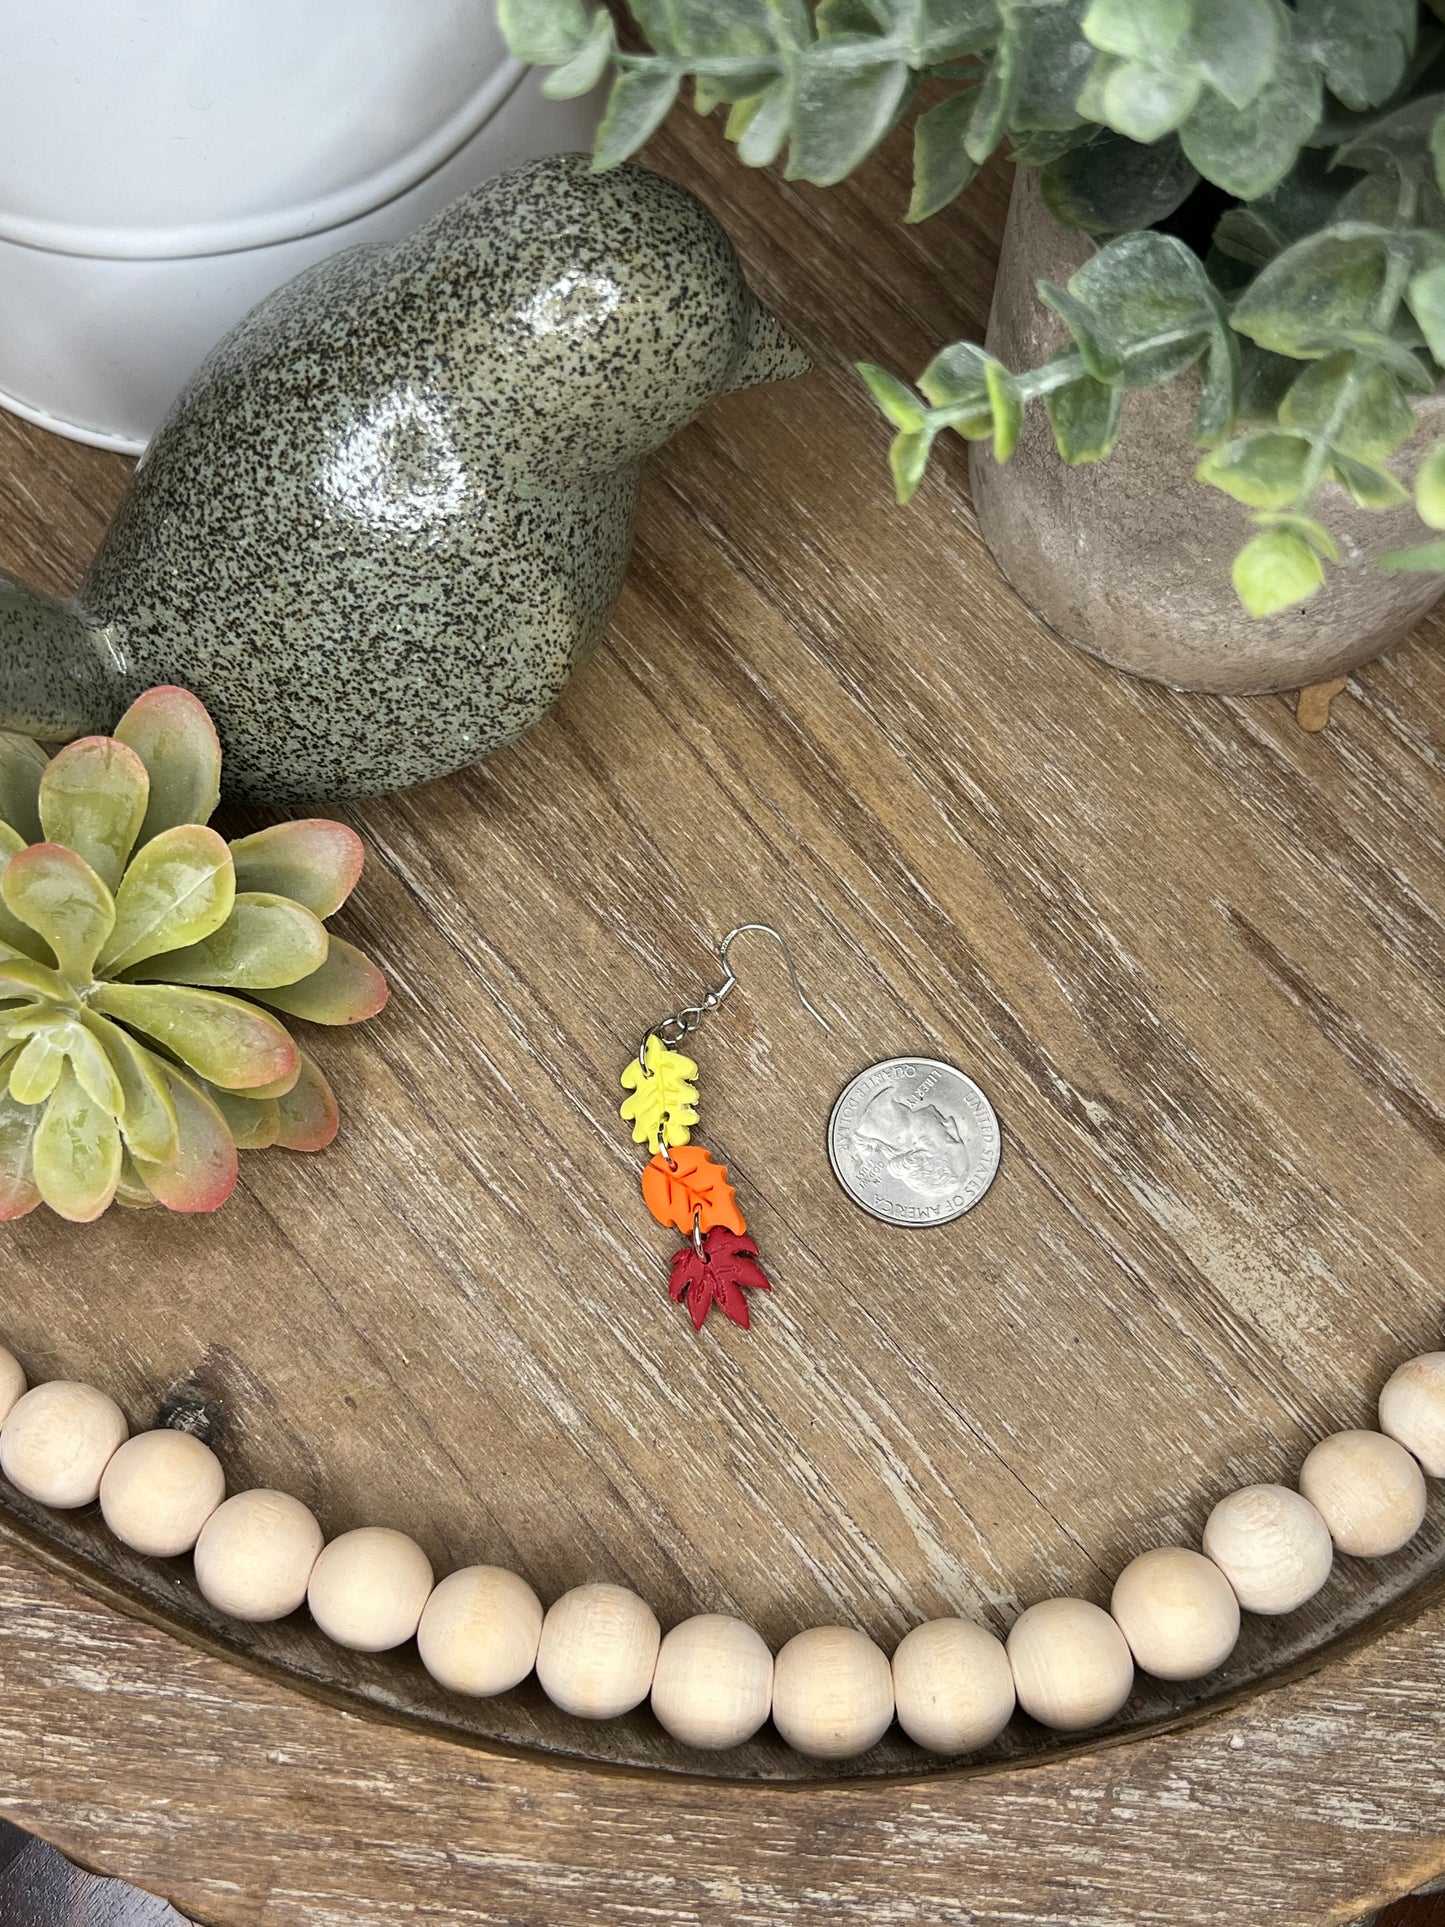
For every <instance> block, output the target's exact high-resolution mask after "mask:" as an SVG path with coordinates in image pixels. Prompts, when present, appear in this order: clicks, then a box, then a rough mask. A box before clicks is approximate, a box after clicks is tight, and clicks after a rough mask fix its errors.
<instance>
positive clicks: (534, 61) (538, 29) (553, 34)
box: [497, 0, 587, 67]
mask: <svg viewBox="0 0 1445 1927" xmlns="http://www.w3.org/2000/svg"><path fill="white" fill-rule="evenodd" d="M497 25H498V26H499V27H500V28H501V30H502V36H503V38H504V39H505V41H506V43H507V48H508V51H509V52H510V53H511V54H512V55H513V56H514V57H515V58H516V59H517V60H525V61H526V63H527V65H528V66H529V67H557V66H560V65H561V64H562V63H563V61H567V60H571V59H572V57H573V56H574V55H575V54H576V53H577V51H578V49H579V48H581V47H582V46H584V45H585V44H586V40H587V12H586V9H585V8H584V6H583V5H582V0H497Z"/></svg>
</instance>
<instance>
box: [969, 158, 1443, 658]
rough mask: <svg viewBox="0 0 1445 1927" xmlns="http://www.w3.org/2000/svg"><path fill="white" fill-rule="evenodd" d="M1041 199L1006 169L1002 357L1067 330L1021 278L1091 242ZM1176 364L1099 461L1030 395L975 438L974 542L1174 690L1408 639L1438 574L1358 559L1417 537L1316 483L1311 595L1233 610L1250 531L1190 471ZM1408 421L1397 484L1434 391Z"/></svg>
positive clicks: (1071, 620)
mask: <svg viewBox="0 0 1445 1927" xmlns="http://www.w3.org/2000/svg"><path fill="white" fill-rule="evenodd" d="M1092 248H1093V243H1092V242H1091V241H1090V240H1089V239H1088V237H1087V236H1086V235H1082V234H1079V233H1076V232H1074V231H1073V230H1071V229H1068V228H1064V227H1062V226H1061V225H1060V224H1059V223H1058V222H1057V221H1056V220H1055V219H1054V217H1053V216H1052V214H1050V212H1049V211H1048V209H1047V207H1045V205H1044V202H1043V198H1042V196H1041V195H1040V193H1039V189H1038V183H1037V178H1036V176H1035V174H1034V173H1033V171H1032V170H1030V169H1028V168H1020V169H1019V172H1018V180H1017V184H1016V186H1015V188H1014V195H1013V203H1012V206H1011V207H1010V209H1009V219H1008V227H1007V230H1006V232H1005V235H1004V243H1003V255H1002V258H1001V261H1000V264H999V274H998V282H997V285H996V287H995V290H994V297H993V308H992V311H991V312H990V315H989V322H988V338H987V345H988V347H989V349H990V351H991V352H992V353H994V354H996V355H997V356H998V357H999V358H1000V360H1002V361H1004V362H1007V363H1008V364H1009V365H1010V366H1011V367H1015V368H1021V367H1028V366H1031V365H1032V364H1034V363H1036V362H1039V361H1042V360H1045V359H1047V357H1048V356H1049V355H1051V354H1053V353H1055V352H1056V351H1057V350H1058V349H1059V348H1060V347H1062V346H1064V345H1066V343H1067V340H1068V337H1067V334H1066V333H1065V331H1064V329H1063V325H1062V323H1061V322H1060V321H1059V320H1058V318H1057V316H1055V315H1054V314H1052V313H1051V312H1050V311H1049V310H1048V309H1046V308H1045V307H1044V306H1043V304H1042V303H1041V302H1040V301H1039V300H1038V298H1037V296H1036V295H1035V292H1034V284H1035V282H1036V281H1037V280H1039V279H1040V278H1044V279H1047V280H1050V281H1055V282H1063V281H1067V280H1068V278H1069V276H1070V275H1071V274H1073V273H1074V271H1075V270H1076V269H1077V268H1078V267H1080V266H1081V265H1082V263H1083V262H1084V260H1085V259H1086V258H1087V257H1088V255H1089V253H1090V252H1091V251H1092ZM1197 394H1198V387H1197V380H1196V378H1195V377H1194V376H1193V375H1192V374H1191V375H1188V376H1185V377H1183V378H1181V379H1180V380H1178V381H1175V382H1172V383H1170V384H1169V385H1167V386H1166V387H1163V388H1159V389H1152V390H1142V391H1140V392H1138V393H1135V394H1131V395H1129V396H1127V397H1126V399H1125V403H1124V419H1123V431H1122V434H1121V436H1120V439H1119V444H1118V447H1117V448H1116V449H1115V451H1114V453H1113V454H1112V455H1111V456H1110V457H1109V458H1108V460H1107V461H1103V462H1096V463H1092V464H1090V465H1088V466H1085V467H1082V468H1067V467H1065V466H1064V464H1063V463H1062V462H1061V461H1060V460H1059V458H1058V453H1057V451H1056V449H1055V447H1054V443H1053V437H1052V435H1051V434H1050V432H1049V426H1048V422H1047V420H1046V419H1045V417H1044V413H1043V410H1042V408H1037V409H1032V410H1030V411H1029V415H1028V418H1027V420H1026V423H1025V426H1024V431H1023V433H1022V435H1021V436H1020V438H1019V445H1018V448H1017V450H1016V451H1015V453H1014V456H1013V459H1012V460H1011V461H1010V462H1009V463H1008V464H1007V465H1006V466H1004V467H1000V466H999V465H998V463H996V462H995V461H994V459H993V457H992V455H991V454H990V453H989V452H988V450H987V446H986V445H985V444H975V445H974V446H973V447H972V448H971V450H970V459H969V473H970V477H971V480H972V485H973V499H974V505H975V508H976V510H977V513H978V521H979V527H980V529H981V530H982V533H983V538H984V540H985V541H986V542H987V544H988V546H989V548H990V550H991V551H992V552H993V556H994V560H995V561H996V562H997V563H998V565H999V567H1000V569H1002V571H1003V573H1004V574H1005V575H1006V576H1007V578H1008V580H1009V581H1010V582H1011V583H1012V584H1013V586H1014V588H1016V589H1017V590H1018V592H1019V594H1020V595H1021V596H1022V597H1023V598H1024V600H1025V602H1027V603H1028V604H1029V606H1030V607H1031V608H1032V609H1033V610H1034V611H1035V612H1036V613H1037V614H1038V615H1039V616H1041V617H1042V618H1043V620H1044V621H1045V622H1047V623H1048V624H1049V626H1050V628H1052V629H1054V630H1056V631H1057V632H1058V634H1059V635H1061V636H1062V637H1064V638H1065V640H1066V641H1069V642H1072V643H1075V644H1077V646H1078V647H1079V648H1081V649H1086V650H1088V651H1089V652H1090V654H1092V655H1096V656H1101V657H1102V658H1103V659H1104V661H1105V662H1108V663H1112V664H1113V665H1114V667H1115V668H1117V669H1126V670H1128V671H1129V672H1130V674H1132V675H1136V676H1147V677H1149V678H1151V679H1152V680H1154V681H1156V682H1164V683H1168V684H1170V685H1171V686H1172V687H1174V688H1176V689H1197V690H1208V691H1212V692H1214V693H1216V694H1220V695H1258V694H1261V693H1263V692H1264V691H1267V690H1275V689H1302V688H1307V687H1310V686H1312V685H1314V684H1316V683H1322V682H1327V681H1329V680H1330V679H1331V678H1333V677H1337V676H1342V675H1344V674H1346V673H1347V672H1348V671H1349V670H1351V669H1353V668H1356V667H1357V666H1358V665H1359V664H1360V663H1362V662H1368V661H1369V660H1370V659H1371V657H1373V656H1378V655H1380V654H1381V653H1382V651H1384V650H1386V649H1388V648H1389V647H1390V646H1391V644H1392V643H1395V642H1398V641H1399V640H1400V638H1401V637H1402V636H1404V635H1406V634H1407V633H1408V632H1409V631H1410V630H1411V629H1412V628H1414V626H1415V624H1416V623H1417V622H1418V621H1419V620H1420V618H1421V617H1422V616H1423V615H1424V614H1425V612H1426V610H1427V609H1428V608H1429V607H1430V606H1431V604H1432V603H1434V602H1435V601H1436V600H1437V598H1438V597H1439V596H1440V594H1441V592H1442V590H1445V577H1441V576H1436V575H1429V576H1422V575H1409V574H1399V575H1385V574H1382V573H1381V572H1380V571H1379V570H1378V569H1375V568H1373V567H1372V566H1371V562H1372V559H1373V558H1374V557H1375V556H1377V555H1380V554H1382V553H1384V552H1385V551H1386V550H1388V549H1395V548H1402V547H1404V546H1406V545H1407V544H1408V543H1410V542H1412V541H1415V540H1418V539H1419V536H1420V524H1419V522H1418V521H1417V520H1416V517H1415V514H1414V511H1413V509H1412V508H1411V507H1410V506H1409V505H1408V504H1407V505H1405V506H1403V507H1401V508H1399V509H1393V510H1390V511H1389V512H1388V513H1386V514H1383V515H1381V514H1371V513H1369V512H1368V511H1367V510H1364V509H1359V508H1356V507H1355V505H1354V503H1353V502H1351V501H1350V499H1349V497H1348V496H1347V495H1346V494H1345V493H1344V492H1343V490H1340V489H1337V488H1336V487H1335V486H1334V485H1333V484H1331V485H1330V486H1329V488H1328V490H1327V492H1326V495H1325V496H1324V498H1323V499H1322V504H1321V506H1322V516H1321V519H1322V520H1323V521H1324V522H1325V523H1326V525H1327V526H1328V527H1329V528H1330V530H1331V531H1332V533H1333V534H1334V535H1335V537H1336V539H1337V540H1338V542H1339V544H1340V550H1341V554H1342V557H1343V561H1342V565H1341V566H1340V567H1339V568H1335V569H1332V570H1330V572H1329V576H1328V579H1327V582H1326V586H1325V587H1324V588H1323V589H1322V590H1321V591H1320V593H1319V594H1318V595H1317V596H1315V597H1314V598H1313V600H1312V601H1310V602H1307V603H1305V604H1304V605H1303V606H1302V607H1300V608H1298V609H1290V610H1286V611H1285V612H1284V613H1283V614H1282V615H1278V616H1271V617H1269V618H1268V619H1267V620H1265V621H1255V620H1253V619H1252V618H1251V617H1249V616H1247V615H1246V614H1245V613H1244V611H1243V609H1242V608H1241V607H1240V605H1239V603H1238V601H1237V599H1236V597H1235V594H1234V589H1233V585H1232V584H1231V582H1230V576H1229V570H1230V564H1231V562H1232V561H1233V558H1234V556H1235V554H1236V552H1237V551H1238V549H1239V548H1240V547H1241V546H1242V544H1243V543H1244V541H1245V540H1246V539H1247V537H1248V535H1249V532H1250V525H1249V518H1248V512H1247V510H1245V509H1244V508H1242V507H1241V506H1240V505H1239V504H1238V503H1237V502H1234V501H1232V500H1231V499H1230V498H1229V497H1228V496H1226V495H1223V494H1221V493H1220V492H1219V491H1218V490H1217V489H1212V488H1206V487H1204V486H1202V485H1201V484H1200V483H1197V482H1195V481H1194V480H1193V469H1194V466H1195V463H1196V462H1197V461H1198V458H1199V457H1198V451H1197V450H1195V449H1194V448H1192V447H1191V445H1190V442H1189V423H1190V419H1191V416H1192V414H1193V410H1194V404H1195V401H1196V399H1197ZM1416 413H1417V415H1418V416H1419V418H1420V421H1421V428H1422V430H1424V431H1427V432H1421V433H1417V434H1416V435H1415V437H1414V438H1413V440H1412V441H1411V442H1409V443H1407V444H1406V446H1405V448H1404V449H1403V450H1401V452H1400V455H1399V456H1398V457H1397V458H1396V461H1395V464H1394V466H1395V468H1396V471H1397V473H1399V475H1400V476H1401V478H1402V480H1405V481H1406V482H1408V481H1410V480H1411V479H1412V476H1413V470H1414V467H1415V465H1416V464H1417V463H1418V461H1419V460H1420V459H1421V456H1422V454H1423V452H1424V450H1425V449H1426V448H1428V447H1429V446H1430V443H1431V439H1432V435H1431V433H1430V432H1429V431H1433V433H1434V434H1436V435H1438V434H1439V433H1441V432H1442V431H1445V401H1442V398H1441V397H1440V396H1438V395H1435V396H1430V397H1427V398H1426V399H1425V400H1424V401H1423V402H1422V403H1421V404H1420V405H1419V406H1418V407H1417V410H1416Z"/></svg>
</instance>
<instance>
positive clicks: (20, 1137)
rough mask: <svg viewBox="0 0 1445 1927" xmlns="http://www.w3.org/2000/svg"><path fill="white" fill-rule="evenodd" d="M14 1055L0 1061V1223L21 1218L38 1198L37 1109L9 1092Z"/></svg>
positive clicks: (34, 1204) (38, 1114) (37, 1201)
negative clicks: (35, 1156) (36, 1164)
mask: <svg viewBox="0 0 1445 1927" xmlns="http://www.w3.org/2000/svg"><path fill="white" fill-rule="evenodd" d="M13 1063H14V1058H13V1057H11V1058H6V1059H4V1060H3V1061H0V1223H8V1222H9V1221H10V1220H11V1219H13V1218H23V1217H24V1216H25V1214H26V1213H27V1212H29V1211H33V1210H34V1209H35V1207H36V1205H37V1204H39V1202H40V1187H39V1185H37V1184H36V1182H35V1159H34V1147H35V1133H36V1130H37V1129H38V1128H39V1125H40V1118H41V1112H40V1110H39V1108H38V1106H36V1105H33V1104H21V1103H19V1102H17V1100H16V1099H15V1098H13V1097H11V1095H10V1091H9V1074H10V1066H11V1065H12V1064H13Z"/></svg>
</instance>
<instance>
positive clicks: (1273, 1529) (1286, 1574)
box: [1204, 1485, 1335, 1614]
mask: <svg viewBox="0 0 1445 1927" xmlns="http://www.w3.org/2000/svg"><path fill="white" fill-rule="evenodd" d="M1204 1552H1205V1557H1206V1558H1209V1559H1212V1560H1213V1561H1214V1563H1215V1565H1216V1566H1218V1567H1219V1570H1220V1571H1221V1572H1222V1573H1223V1574H1224V1576H1225V1578H1226V1579H1227V1580H1228V1581H1229V1583H1230V1585H1231V1586H1233V1588H1234V1593H1235V1597H1236V1598H1237V1599H1238V1601H1239V1603H1240V1605H1241V1606H1243V1607H1244V1609H1245V1611H1246V1612H1251V1613H1269V1614H1277V1613H1292V1612H1293V1611H1294V1610H1295V1608H1296V1606H1302V1605H1303V1604H1304V1602H1305V1601H1306V1600H1307V1599H1313V1598H1314V1596H1315V1594H1316V1593H1317V1592H1318V1591H1319V1589H1320V1587H1321V1586H1322V1585H1323V1584H1324V1583H1325V1581H1326V1580H1327V1579H1328V1578H1329V1576H1330V1567H1331V1565H1332V1564H1333V1563H1334V1557H1335V1548H1334V1542H1333V1540H1332V1539H1331V1538H1330V1529H1329V1527H1328V1526H1327V1525H1326V1524H1325V1522H1324V1520H1323V1519H1322V1518H1321V1517H1320V1515H1319V1513H1318V1512H1316V1510H1315V1508H1314V1507H1313V1506H1312V1505H1311V1504H1310V1502H1309V1500H1308V1499H1306V1498H1302V1497H1301V1496H1300V1494H1299V1493H1298V1492H1291V1491H1290V1489H1289V1487H1288V1486H1287V1485H1246V1486H1242V1487H1241V1488H1240V1490H1239V1491H1238V1492H1231V1493H1230V1494H1229V1496H1228V1498H1226V1499H1221V1500H1220V1501H1219V1504H1218V1505H1217V1506H1216V1507H1215V1508H1214V1510H1213V1512H1211V1513H1210V1515H1209V1519H1208V1522H1207V1523H1206V1525H1205V1528H1204Z"/></svg>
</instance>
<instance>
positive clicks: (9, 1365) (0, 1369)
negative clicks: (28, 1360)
mask: <svg viewBox="0 0 1445 1927" xmlns="http://www.w3.org/2000/svg"><path fill="white" fill-rule="evenodd" d="M24 1396H25V1374H24V1372H23V1371H22V1370H21V1369H20V1360H19V1359H18V1358H16V1357H15V1355H14V1353H13V1352H7V1351H6V1349H5V1347H4V1346H3V1345H0V1425H3V1424H4V1423H5V1421H6V1419H7V1418H9V1416H10V1411H11V1408H12V1406H14V1405H15V1404H16V1403H17V1402H18V1401H19V1400H20V1399H22V1398H23V1397H24Z"/></svg>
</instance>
